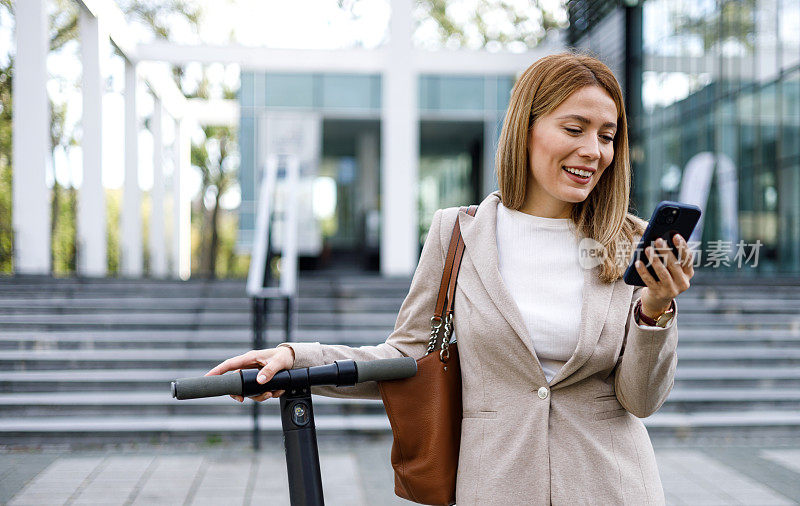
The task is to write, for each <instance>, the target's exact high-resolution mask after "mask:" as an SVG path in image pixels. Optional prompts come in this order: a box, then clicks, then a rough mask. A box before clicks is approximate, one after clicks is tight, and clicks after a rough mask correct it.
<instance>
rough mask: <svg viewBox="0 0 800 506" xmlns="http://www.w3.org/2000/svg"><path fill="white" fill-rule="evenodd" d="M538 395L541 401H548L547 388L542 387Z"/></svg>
mask: <svg viewBox="0 0 800 506" xmlns="http://www.w3.org/2000/svg"><path fill="white" fill-rule="evenodd" d="M538 394H539V398H540V399H547V388H545V387H541V388H540V389H539V392H538Z"/></svg>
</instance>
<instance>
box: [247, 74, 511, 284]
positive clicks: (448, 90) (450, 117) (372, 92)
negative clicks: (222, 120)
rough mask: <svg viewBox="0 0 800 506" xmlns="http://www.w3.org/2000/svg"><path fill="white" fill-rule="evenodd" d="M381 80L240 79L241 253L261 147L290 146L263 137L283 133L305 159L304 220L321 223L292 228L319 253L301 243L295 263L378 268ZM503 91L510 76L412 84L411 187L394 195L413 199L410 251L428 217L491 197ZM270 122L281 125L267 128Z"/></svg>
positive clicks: (427, 78) (251, 216) (430, 78)
mask: <svg viewBox="0 0 800 506" xmlns="http://www.w3.org/2000/svg"><path fill="white" fill-rule="evenodd" d="M523 70H524V69H523ZM381 79H382V77H381V75H380V74H335V73H330V72H325V73H316V72H308V73H292V74H287V73H280V72H268V71H267V72H254V71H244V72H242V76H241V82H242V85H241V90H240V93H239V100H240V106H241V108H240V110H241V123H240V130H239V139H240V152H241V164H240V172H239V173H240V185H241V191H242V203H241V206H240V208H239V247H240V248H241V249H243V250H249V248H250V244H251V243H252V239H253V233H254V228H255V214H256V204H257V199H258V196H257V195H256V190H257V189H258V188H259V184H258V182H259V180H260V176H261V171H262V169H263V167H264V163H265V161H264V160H265V157H266V156H267V152H268V151H269V147H268V146H271V145H274V144H275V143H276V142H277V143H280V142H284V143H286V142H291V141H286V140H278V141H275V140H274V139H273V137H274V136H279V137H280V136H287V132H292V134H291V137H292V139H293V140H294V141H297V139H303V141H302V143H303V146H302V147H300V148H298V151H301V152H303V153H308V152H310V153H311V154H310V155H308V156H307V157H306V158H308V159H309V160H305V159H304V161H303V162H304V163H302V164H301V173H302V174H303V175H304V176H305V177H303V180H305V181H307V182H308V184H309V187H310V188H309V189H308V190H309V192H310V193H311V194H313V199H311V200H312V202H313V204H314V206H315V209H314V215H313V216H311V215H310V214H307V216H308V218H309V219H310V221H314V220H316V221H318V222H319V223H321V226H320V227H314V226H312V225H313V223H307V225H306V226H305V227H301V229H314V230H315V231H316V233H317V234H320V235H321V236H322V237H323V241H322V242H323V243H324V251H321V248H320V245H319V242H318V241H315V240H314V239H313V238H307V240H306V241H303V240H302V238H301V240H300V253H301V256H305V257H308V258H313V257H318V256H321V255H325V256H326V257H329V256H331V255H333V256H336V257H338V258H339V259H340V260H341V259H342V258H350V259H351V260H355V261H356V263H357V264H360V265H361V266H363V267H364V268H365V269H375V270H377V269H378V268H379V262H378V255H379V251H380V240H379V239H380V230H379V228H380V223H381V217H380V201H381V183H382V181H381V171H380V159H381V158H380V152H381V145H380V144H381V143H380V139H381V135H380V129H381V107H382V94H381V89H382V86H381V84H382V83H381ZM513 83H514V75H513V74H512V75H477V76H469V75H464V76H453V75H436V74H424V75H420V76H419V77H418V78H417V90H416V91H417V96H418V110H417V116H418V121H417V125H418V127H417V128H418V132H419V134H418V135H419V177H418V179H417V180H416V181H414V182H413V184H415V185H417V188H416V189H415V188H397V189H396V191H399V192H407V193H409V194H411V193H415V192H418V205H417V206H416V208H415V211H414V212H416V214H417V215H416V216H415V217H414V219H415V220H416V221H418V233H417V237H418V241H417V242H418V243H419V244H418V245H417V246H418V247H419V248H421V246H422V243H423V242H424V239H425V236H426V234H427V231H428V228H429V227H430V221H431V218H432V216H433V213H434V212H435V211H436V210H437V209H439V208H442V207H450V206H456V205H464V204H468V203H477V202H480V200H482V198H483V196H485V194H484V192H486V193H488V192H490V191H492V188H487V187H485V185H484V184H483V181H485V180H488V181H489V182H490V183H489V184H494V176H493V173H494V154H495V149H496V146H497V139H498V136H499V133H500V126H501V124H502V119H503V114H505V109H506V107H507V106H508V100H509V96H510V92H511V87H512V86H513ZM273 118H277V120H276V121H278V122H279V121H281V120H283V123H276V122H270V119H273ZM271 125H274V127H273V130H275V131H273V132H270V126H271ZM293 127H296V128H293ZM276 131H277V133H276ZM390 142H391V141H390ZM306 144H307V145H308V146H306ZM306 161H307V162H308V163H305V162H306ZM495 187H496V186H495Z"/></svg>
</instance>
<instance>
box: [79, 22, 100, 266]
mask: <svg viewBox="0 0 800 506" xmlns="http://www.w3.org/2000/svg"><path fill="white" fill-rule="evenodd" d="M80 30H81V60H82V64H83V80H82V87H83V89H82V94H83V119H82V127H83V128H82V130H83V137H82V139H81V148H82V149H83V183H81V189H80V194H79V198H78V230H77V235H78V245H77V246H78V272H79V273H80V274H82V275H86V276H105V275H106V266H107V263H108V261H107V258H106V198H105V193H104V191H103V170H102V160H103V115H102V114H103V91H104V90H103V71H102V69H103V62H102V58H103V56H102V51H101V49H100V46H101V44H102V42H104V41H105V40H106V39H105V38H103V37H102V35H101V31H100V24H99V22H98V20H97V18H96V17H94V16H92V15H91V14H90V13H89V12H88V11H87V10H86V9H80Z"/></svg>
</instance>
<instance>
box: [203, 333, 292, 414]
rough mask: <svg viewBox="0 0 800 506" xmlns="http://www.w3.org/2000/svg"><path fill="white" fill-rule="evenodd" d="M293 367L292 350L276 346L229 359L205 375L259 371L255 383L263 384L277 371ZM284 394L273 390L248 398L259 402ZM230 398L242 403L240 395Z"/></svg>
mask: <svg viewBox="0 0 800 506" xmlns="http://www.w3.org/2000/svg"><path fill="white" fill-rule="evenodd" d="M293 366H294V350H293V349H291V348H290V347H288V346H278V347H277V348H267V349H265V350H250V351H248V352H247V353H244V354H242V355H238V356H236V357H231V358H229V359H228V360H226V361H224V362H222V363H221V364H219V365H218V366H216V367H215V368H213V369H211V370H210V371H208V372H207V373H206V374H205V375H206V376H213V375H215V374H224V373H226V372H229V371H238V370H240V369H261V370H260V371H258V376H257V377H256V381H257V382H259V383H262V384H263V383H266V382H267V381H269V380H271V379H272V377H273V376H275V374H276V373H277V372H278V371H282V370H284V369H291V368H292V367H293ZM284 392H285V390H275V391H272V392H264V393H263V394H261V395H254V396H252V397H250V398H251V399H253V400H254V401H258V402H261V401H265V400H267V399H269V398H271V397H276V398H277V397H280V396H281V395H283V393H284ZM231 397H232V398H233V399H236V400H237V401H239V402H244V397H242V396H241V395H231Z"/></svg>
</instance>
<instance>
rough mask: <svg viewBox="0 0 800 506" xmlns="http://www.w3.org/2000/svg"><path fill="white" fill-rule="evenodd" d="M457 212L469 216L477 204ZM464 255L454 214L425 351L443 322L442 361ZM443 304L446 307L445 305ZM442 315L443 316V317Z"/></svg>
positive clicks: (432, 347)
mask: <svg viewBox="0 0 800 506" xmlns="http://www.w3.org/2000/svg"><path fill="white" fill-rule="evenodd" d="M459 212H465V213H467V214H469V215H470V216H475V214H476V213H477V212H478V206H477V205H472V206H469V207H468V208H467V207H461V209H460V210H459ZM463 255H464V239H463V238H462V237H461V226H460V224H459V221H458V216H456V222H455V225H454V226H453V234H452V236H451V237H450V247H449V248H448V250H447V259H446V260H445V263H444V271H443V272H442V281H441V283H440V284H439V296H438V297H437V299H436V308H435V309H434V312H433V317H431V339H430V342H429V343H428V351H427V353H430V352H432V351H433V350H434V349H435V348H436V338H437V337H438V335H439V329H440V328H441V326H442V324H443V323H444V327H445V329H444V330H445V334H444V336H443V337H442V344H441V347H442V351H441V352H440V353H439V358H440V359H441V361H442V362H447V359H448V358H449V356H450V353H449V351H448V347H449V344H450V334H451V333H452V330H453V327H452V322H453V305H454V300H455V291H456V279H457V278H458V270H459V268H460V267H461V257H462V256H463ZM445 305H446V306H447V307H445ZM443 317H444V318H443Z"/></svg>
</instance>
